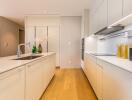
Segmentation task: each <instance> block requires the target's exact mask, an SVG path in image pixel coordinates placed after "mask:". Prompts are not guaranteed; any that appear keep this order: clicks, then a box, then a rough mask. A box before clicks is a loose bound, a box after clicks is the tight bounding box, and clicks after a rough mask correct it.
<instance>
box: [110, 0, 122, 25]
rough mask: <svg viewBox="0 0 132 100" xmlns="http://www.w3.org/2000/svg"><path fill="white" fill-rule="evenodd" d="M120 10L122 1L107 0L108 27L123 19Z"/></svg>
mask: <svg viewBox="0 0 132 100" xmlns="http://www.w3.org/2000/svg"><path fill="white" fill-rule="evenodd" d="M117 4H118V6H117ZM122 8H123V0H108V25H111V24H113V23H114V22H116V21H118V20H119V19H121V18H122V17H123V13H122V12H123V11H122Z"/></svg>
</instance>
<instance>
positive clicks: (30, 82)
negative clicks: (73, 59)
mask: <svg viewBox="0 0 132 100" xmlns="http://www.w3.org/2000/svg"><path fill="white" fill-rule="evenodd" d="M55 58H56V56H55V54H53V55H49V56H48V57H45V58H41V59H40V60H37V61H34V62H32V63H31V64H28V65H27V69H26V100H39V99H40V97H41V95H42V94H43V92H44V91H45V89H46V88H47V86H48V84H49V83H50V81H51V79H52V78H53V76H54V74H55V66H56V60H55Z"/></svg>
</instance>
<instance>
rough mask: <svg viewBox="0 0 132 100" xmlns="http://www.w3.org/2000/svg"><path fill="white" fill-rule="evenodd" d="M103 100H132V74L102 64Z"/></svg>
mask: <svg viewBox="0 0 132 100" xmlns="http://www.w3.org/2000/svg"><path fill="white" fill-rule="evenodd" d="M103 65H104V69H103V79H104V81H103V100H132V73H130V72H128V71H125V70H123V69H120V68H118V67H116V66H114V65H112V64H109V63H105V62H104V64H103Z"/></svg>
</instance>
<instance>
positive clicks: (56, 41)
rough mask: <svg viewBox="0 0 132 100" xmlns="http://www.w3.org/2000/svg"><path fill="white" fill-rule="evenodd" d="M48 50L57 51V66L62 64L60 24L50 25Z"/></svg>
mask: <svg viewBox="0 0 132 100" xmlns="http://www.w3.org/2000/svg"><path fill="white" fill-rule="evenodd" d="M48 52H55V53H56V66H60V26H48Z"/></svg>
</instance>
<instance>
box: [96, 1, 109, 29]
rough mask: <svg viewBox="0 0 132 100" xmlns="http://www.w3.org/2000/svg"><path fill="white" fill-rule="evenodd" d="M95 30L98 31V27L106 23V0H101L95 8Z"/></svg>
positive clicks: (100, 27) (102, 26) (104, 25)
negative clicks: (96, 8)
mask: <svg viewBox="0 0 132 100" xmlns="http://www.w3.org/2000/svg"><path fill="white" fill-rule="evenodd" d="M96 17H97V25H98V24H99V25H98V26H97V31H99V30H100V29H102V28H104V27H106V26H107V25H108V21H107V19H108V18H107V17H108V15H107V0H103V2H102V4H101V5H100V7H99V8H98V10H97V15H96Z"/></svg>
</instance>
